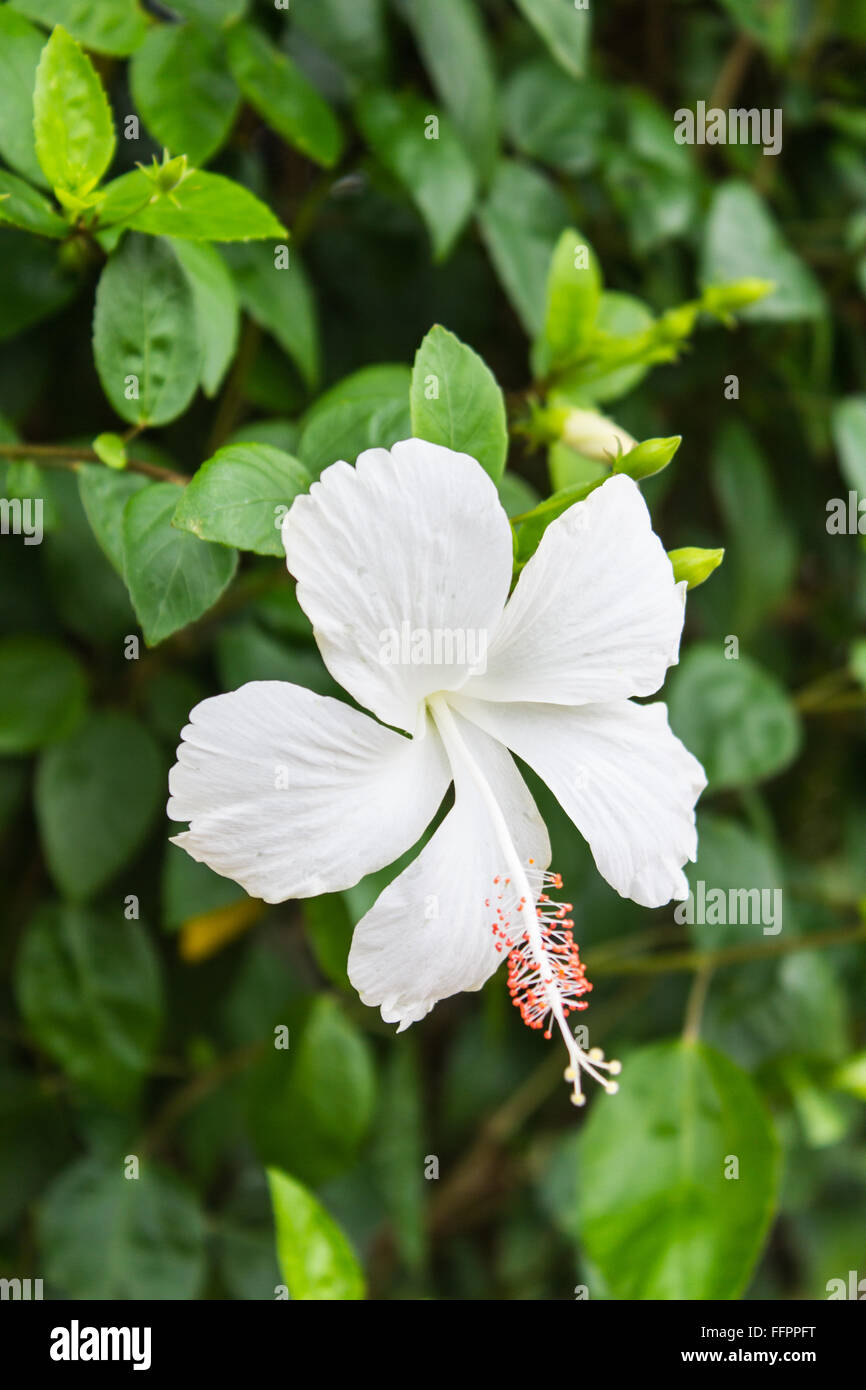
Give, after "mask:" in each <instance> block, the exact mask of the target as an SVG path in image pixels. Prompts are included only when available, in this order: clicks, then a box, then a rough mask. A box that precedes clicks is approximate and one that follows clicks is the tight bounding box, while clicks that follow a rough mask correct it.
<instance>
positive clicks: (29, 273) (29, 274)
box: [0, 10, 77, 341]
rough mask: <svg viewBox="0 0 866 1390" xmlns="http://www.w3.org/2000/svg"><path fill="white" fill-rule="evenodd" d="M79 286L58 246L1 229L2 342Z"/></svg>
mask: <svg viewBox="0 0 866 1390" xmlns="http://www.w3.org/2000/svg"><path fill="white" fill-rule="evenodd" d="M0 14H2V10H0ZM0 206H2V204H0ZM76 289H77V284H76V281H75V280H74V278H73V277H72V276H71V275H69V274H67V273H65V272H64V269H63V267H62V265H61V262H60V260H59V257H58V254H57V247H56V246H54V245H52V243H51V242H48V241H35V240H34V239H33V237H32V236H31V235H30V234H29V233H28V232H21V231H17V230H13V229H12V228H6V227H3V228H0V341H2V340H3V339H4V338H12V337H14V336H15V334H16V333H20V332H21V330H22V329H24V328H29V327H30V325H31V324H34V323H39V322H40V321H41V320H42V319H46V318H50V317H51V315H52V314H56V313H57V311H58V310H59V309H62V308H63V306H64V305H65V304H68V302H69V300H70V299H71V298H72V297H73V295H74V294H75V291H76Z"/></svg>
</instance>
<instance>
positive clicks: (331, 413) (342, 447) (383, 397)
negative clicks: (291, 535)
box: [298, 363, 412, 477]
mask: <svg viewBox="0 0 866 1390" xmlns="http://www.w3.org/2000/svg"><path fill="white" fill-rule="evenodd" d="M411 384H412V373H411V371H410V370H409V368H408V367H405V366H403V365H402V364H393V365H392V364H391V363H382V364H381V365H377V366H374V367H362V368H361V370H360V371H358V372H353V373H352V374H351V376H347V377H344V379H343V380H342V381H340V382H338V383H337V384H336V386H332V387H331V388H330V390H328V391H325V392H324V393H323V394H322V395H321V396H320V397H319V399H318V400H317V401H316V402H315V403H314V404H313V405H311V406H310V409H309V410H308V411H307V414H306V415H305V417H304V427H303V430H302V432H301V438H300V441H299V443H298V454H299V456H300V458H301V461H302V462H303V464H304V466H305V467H306V468H307V469H308V470H309V472H310V473H311V474H312V476H313V477H318V475H319V473H321V471H322V469H323V468H326V467H327V466H328V464H331V463H334V462H336V460H337V459H345V460H347V462H349V463H354V461H355V459H356V458H357V457H358V455H359V454H361V453H363V452H364V450H365V449H373V448H381V449H390V447H391V445H392V444H396V443H397V441H398V440H400V439H408V438H409V436H410V435H411V433H412V420H411V416H410V411H409V390H410V387H411Z"/></svg>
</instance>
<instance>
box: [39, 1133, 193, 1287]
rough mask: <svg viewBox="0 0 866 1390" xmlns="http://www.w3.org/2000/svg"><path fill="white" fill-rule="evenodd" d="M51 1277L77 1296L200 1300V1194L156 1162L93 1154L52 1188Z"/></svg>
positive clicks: (46, 1246)
mask: <svg viewBox="0 0 866 1390" xmlns="http://www.w3.org/2000/svg"><path fill="white" fill-rule="evenodd" d="M38 1228H39V1245H40V1249H41V1251H42V1256H43V1259H44V1262H45V1266H44V1267H45V1279H46V1281H47V1282H48V1283H50V1284H51V1285H52V1286H53V1287H55V1288H57V1289H58V1290H60V1291H61V1292H62V1293H64V1294H65V1295H66V1296H67V1297H70V1298H75V1299H123V1300H131V1301H137V1300H139V1299H160V1300H161V1299H171V1300H178V1301H180V1300H188V1299H195V1298H197V1297H199V1296H200V1294H201V1287H202V1283H203V1281H204V1277H205V1267H206V1266H205V1223H204V1214H203V1212H202V1210H201V1208H200V1206H199V1203H198V1199H197V1198H196V1196H195V1194H194V1193H193V1192H192V1191H191V1190H190V1189H189V1188H188V1187H187V1186H186V1185H185V1184H184V1183H182V1182H181V1181H180V1179H179V1178H177V1177H175V1175H174V1174H173V1173H164V1172H162V1171H160V1170H159V1169H157V1168H151V1167H150V1165H149V1164H147V1163H145V1164H143V1165H142V1168H141V1171H140V1174H139V1176H138V1177H137V1178H131V1177H130V1178H127V1177H125V1175H124V1160H123V1159H122V1158H121V1157H120V1156H118V1157H117V1158H116V1159H114V1160H113V1162H110V1163H109V1162H107V1161H106V1160H104V1159H99V1158H94V1157H87V1158H82V1159H80V1160H79V1162H78V1163H76V1164H74V1165H73V1166H72V1167H71V1168H67V1169H66V1170H65V1171H64V1172H63V1173H61V1175H60V1177H59V1178H58V1179H57V1180H56V1182H54V1183H53V1184H52V1185H51V1187H50V1188H49V1189H48V1192H47V1193H46V1194H45V1197H44V1198H43V1201H42V1204H41V1207H40V1209H39V1214H38Z"/></svg>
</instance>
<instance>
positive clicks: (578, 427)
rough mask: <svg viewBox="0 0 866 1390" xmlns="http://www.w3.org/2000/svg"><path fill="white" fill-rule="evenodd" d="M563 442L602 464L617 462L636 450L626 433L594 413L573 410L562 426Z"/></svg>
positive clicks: (591, 411)
mask: <svg viewBox="0 0 866 1390" xmlns="http://www.w3.org/2000/svg"><path fill="white" fill-rule="evenodd" d="M562 442H563V444H567V445H568V446H569V448H570V449H576V450H577V452H578V453H579V454H583V455H584V456H585V457H586V458H590V459H597V460H598V461H599V463H608V462H610V460H611V459H617V458H619V456H620V455H621V454H627V453H629V452H630V451H631V450H632V449H633V448H634V446H635V441H634V440H633V439H632V437H631V435H630V434H628V432H627V431H626V430H624V429H621V428H620V426H619V425H616V424H614V422H613V420H608V418H607V416H605V415H599V414H597V412H596V411H594V410H570V411H569V412H568V414H567V415H566V416H565V419H564V421H563V424H562Z"/></svg>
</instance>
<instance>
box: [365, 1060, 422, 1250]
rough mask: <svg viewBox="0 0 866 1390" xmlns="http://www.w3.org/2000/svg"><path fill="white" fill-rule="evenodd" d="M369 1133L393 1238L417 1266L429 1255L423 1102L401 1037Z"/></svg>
mask: <svg viewBox="0 0 866 1390" xmlns="http://www.w3.org/2000/svg"><path fill="white" fill-rule="evenodd" d="M406 1042H407V1043H408V1042H409V1040H408V1039H406ZM373 1134H374V1140H373V1145H372V1163H373V1170H374V1172H375V1175H376V1182H377V1186H378V1188H379V1191H380V1192H381V1194H382V1200H383V1202H384V1203H385V1208H386V1210H387V1212H388V1214H389V1216H390V1217H391V1223H392V1229H393V1232H394V1238H395V1241H396V1243H397V1245H398V1248H399V1250H400V1254H401V1255H402V1257H403V1260H404V1262H405V1264H406V1267H407V1268H408V1269H410V1270H413V1271H416V1270H420V1269H422V1268H423V1267H424V1265H425V1263H426V1260H427V1230H426V1226H425V1205H426V1202H425V1198H426V1192H425V1189H426V1187H427V1182H426V1180H425V1177H424V1160H425V1145H424V1105H423V1101H422V1095H421V1078H420V1076H419V1070H418V1061H417V1057H416V1055H415V1051H414V1050H413V1048H412V1046H411V1044H410V1045H409V1046H404V1045H403V1044H402V1040H401V1045H400V1046H398V1047H395V1048H392V1049H391V1053H390V1055H389V1057H388V1059H387V1062H386V1065H385V1068H384V1070H383V1074H382V1080H381V1084H380V1088H379V1105H378V1108H377V1111H376V1119H375V1123H374V1125H373Z"/></svg>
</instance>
